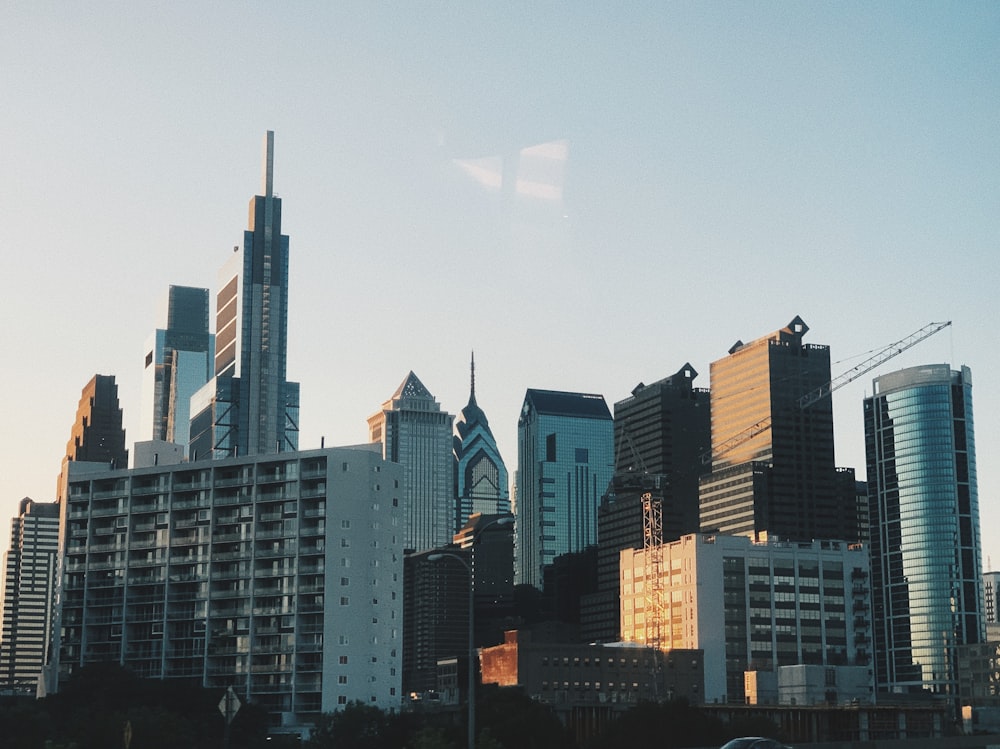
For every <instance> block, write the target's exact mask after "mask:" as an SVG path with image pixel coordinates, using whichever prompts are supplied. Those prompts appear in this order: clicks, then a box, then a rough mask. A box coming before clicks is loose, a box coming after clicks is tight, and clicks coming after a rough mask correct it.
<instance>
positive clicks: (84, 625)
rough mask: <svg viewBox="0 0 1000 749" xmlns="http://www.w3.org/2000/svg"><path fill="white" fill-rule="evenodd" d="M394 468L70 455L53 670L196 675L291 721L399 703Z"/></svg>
mask: <svg viewBox="0 0 1000 749" xmlns="http://www.w3.org/2000/svg"><path fill="white" fill-rule="evenodd" d="M402 491H403V490H402V470H401V468H400V466H398V465H393V464H391V463H387V462H385V461H383V460H382V458H381V456H380V455H379V454H378V453H377V452H376V451H375V450H373V449H372V448H371V447H370V446H367V445H366V446H360V447H353V448H330V449H321V450H308V451H302V452H287V453H281V454H275V455H270V456H252V457H245V458H230V459H223V460H214V461H201V462H196V463H181V464H177V465H170V466H163V465H161V466H153V467H148V468H138V469H133V470H129V471H108V470H106V469H105V468H103V467H101V466H95V465H94V464H87V463H71V464H70V472H69V483H68V487H67V493H68V502H67V503H66V505H67V507H66V517H65V523H66V542H65V543H66V548H65V571H64V575H63V582H62V591H61V600H62V606H61V631H62V633H63V634H62V640H61V644H60V650H59V652H60V663H59V673H60V677H62V678H64V677H66V676H68V675H69V674H70V673H71V672H72V671H73V670H74V669H77V668H79V667H81V666H83V665H86V664H88V663H92V662H98V661H108V660H110V661H116V662H120V663H123V664H124V665H125V666H127V667H128V668H129V669H131V670H132V671H133V672H135V673H136V674H137V675H139V676H142V677H148V678H173V677H188V678H191V677H195V678H196V679H198V680H200V683H201V684H202V685H203V686H205V687H209V688H218V689H219V690H223V689H225V688H226V687H229V686H232V687H233V688H234V689H235V690H236V692H237V694H238V695H239V696H240V698H241V699H249V700H252V701H254V702H255V703H257V704H259V705H261V706H263V707H264V708H265V709H266V710H268V711H269V712H270V713H271V715H272V717H273V718H274V720H275V722H277V721H278V720H279V719H280V720H281V721H282V723H283V724H285V725H297V724H301V723H304V722H308V721H310V720H311V719H312V718H315V717H316V716H317V715H318V714H319V713H321V712H328V711H332V710H336V709H337V708H338V707H340V706H343V705H345V704H347V703H348V702H349V701H352V700H360V701H362V702H364V703H365V704H369V705H375V706H378V707H380V708H384V709H394V708H396V707H398V706H399V703H400V688H401V683H400V678H401V662H402V659H401V653H400V647H401V631H402V564H403V563H402V558H403V554H402V548H403V546H402V540H403V539H402V535H401V532H400V519H401V512H402V510H401V497H402Z"/></svg>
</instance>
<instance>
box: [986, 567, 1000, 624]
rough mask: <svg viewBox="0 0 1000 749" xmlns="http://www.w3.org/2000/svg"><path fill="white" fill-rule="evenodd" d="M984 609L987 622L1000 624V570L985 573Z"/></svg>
mask: <svg viewBox="0 0 1000 749" xmlns="http://www.w3.org/2000/svg"><path fill="white" fill-rule="evenodd" d="M983 600H984V601H985V604H986V608H985V609H984V610H983V614H984V618H985V619H986V624H987V625H990V624H995V625H1000V572H998V571H996V570H990V571H988V572H984V573H983Z"/></svg>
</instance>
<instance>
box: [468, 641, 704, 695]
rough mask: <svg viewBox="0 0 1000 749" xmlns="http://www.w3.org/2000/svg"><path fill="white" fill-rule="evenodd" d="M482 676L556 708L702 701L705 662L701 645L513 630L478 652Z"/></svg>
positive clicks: (490, 682) (487, 680)
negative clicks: (603, 640) (658, 645)
mask: <svg viewBox="0 0 1000 749" xmlns="http://www.w3.org/2000/svg"><path fill="white" fill-rule="evenodd" d="M479 657H480V662H481V664H482V681H483V683H484V684H498V685H499V686H502V687H514V686H516V687H520V688H521V689H523V690H524V692H525V693H526V694H527V695H528V696H530V697H531V698H532V699H535V700H537V701H539V702H542V703H546V704H550V705H555V706H557V709H558V708H562V709H565V708H568V707H570V706H572V707H582V706H596V705H615V706H617V707H618V708H619V709H621V710H626V709H628V708H630V707H633V706H634V705H636V704H637V703H639V702H658V701H664V700H672V699H682V700H686V701H687V702H688V703H689V704H692V705H697V704H700V703H701V698H702V694H703V693H704V689H703V687H702V684H703V682H704V665H703V663H702V653H701V651H698V650H674V651H671V652H669V653H665V652H663V651H662V650H657V649H655V648H650V647H644V646H641V645H635V644H632V643H614V644H604V645H597V644H594V643H590V644H578V643H572V642H565V641H563V642H550V641H546V640H537V639H536V638H535V637H534V636H533V635H532V633H530V632H525V631H517V630H511V631H508V632H507V633H506V637H505V639H504V642H503V643H502V644H500V645H496V646H494V647H491V648H484V649H483V650H482V651H481V653H480V656H479Z"/></svg>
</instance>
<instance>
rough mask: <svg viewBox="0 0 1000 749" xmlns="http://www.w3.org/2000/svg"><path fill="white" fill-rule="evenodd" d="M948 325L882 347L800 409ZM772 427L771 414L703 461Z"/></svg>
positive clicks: (818, 390)
mask: <svg viewBox="0 0 1000 749" xmlns="http://www.w3.org/2000/svg"><path fill="white" fill-rule="evenodd" d="M949 325H951V320H946V321H945V322H932V323H929V324H927V325H925V326H924V327H922V328H921V329H920V330H918V331H916V332H914V333H911V334H910V335H908V336H906V338H903V339H901V340H898V341H896V342H895V343H890V344H889V345H888V346H885V347H884V348H882V349H880V350H879V352H878V353H877V354H875V355H874V356H870V357H869V358H867V359H865V360H864V361H863V362H861V363H860V364H858V365H857V366H854V367H852V368H851V369H849V370H847V371H846V372H844V373H843V374H841V375H838V376H837V377H834V378H833V379H832V380H830V381H829V382H828V383H826V384H825V385H822V386H820V387H818V388H816V389H815V390H813V391H811V392H809V393H806V394H805V395H803V396H802V397H801V398H799V408H801V409H802V410H805V409H807V408H809V406H811V405H813V404H814V403H816V402H818V401H821V400H823V399H824V398H826V397H827V396H829V395H830V394H831V393H833V391H834V390H837V389H838V388H841V387H843V386H844V385H846V384H847V383H849V382H853V381H854V380H856V379H858V378H859V377H861V376H862V375H864V374H866V373H868V372H871V371H872V370H873V369H875V368H877V367H880V366H882V364H884V363H885V362H887V361H888V360H889V359H891V358H893V357H894V356H898V355H899V354H901V353H903V352H904V351H906V350H907V349H909V348H912V347H913V346H916V345H917V344H918V343H920V342H921V341H923V340H924V339H926V338H930V337H931V336H932V335H934V334H935V333H938V332H940V331H941V330H944V329H945V328H947V327H948V326H949ZM770 428H771V417H770V416H767V417H765V418H763V419H761V420H760V421H758V422H756V423H755V424H752V425H750V426H749V427H747V428H746V429H743V430H742V431H740V432H737V433H736V434H734V435H733V436H732V437H730V438H729V439H728V440H726V441H725V442H723V443H722V444H721V445H719V446H718V447H717V448H715V449H714V450H709V451H708V452H706V453H705V454H703V455H702V462H703V463H706V464H707V463H710V462H712V461H713V460H715V459H716V458H718V457H719V456H720V455H724V454H725V453H727V452H729V451H730V450H732V449H733V448H734V447H737V446H739V445H742V444H743V443H744V442H746V441H747V440H749V439H752V438H754V437H756V436H757V435H758V434H760V433H761V432H766V431H767V430H768V429H770Z"/></svg>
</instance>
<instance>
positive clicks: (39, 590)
mask: <svg viewBox="0 0 1000 749" xmlns="http://www.w3.org/2000/svg"><path fill="white" fill-rule="evenodd" d="M10 525H11V532H10V550H9V551H8V552H7V553H6V554H4V596H3V629H2V631H0V691H7V690H11V691H14V692H18V693H23V692H29V693H31V694H34V693H35V687H36V682H37V681H38V675H39V674H40V673H41V671H42V667H43V666H44V665H45V664H46V662H47V659H48V651H49V644H50V642H51V635H52V623H53V620H54V610H53V609H54V606H55V590H56V570H57V564H56V555H57V552H58V548H59V506H58V505H57V504H56V503H54V502H52V503H48V504H42V503H39V502H35V501H33V500H31V499H29V498H28V497H25V498H24V499H22V500H21V505H20V509H19V513H18V516H17V517H16V518H14V519H13V520H12V521H11V524H10Z"/></svg>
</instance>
